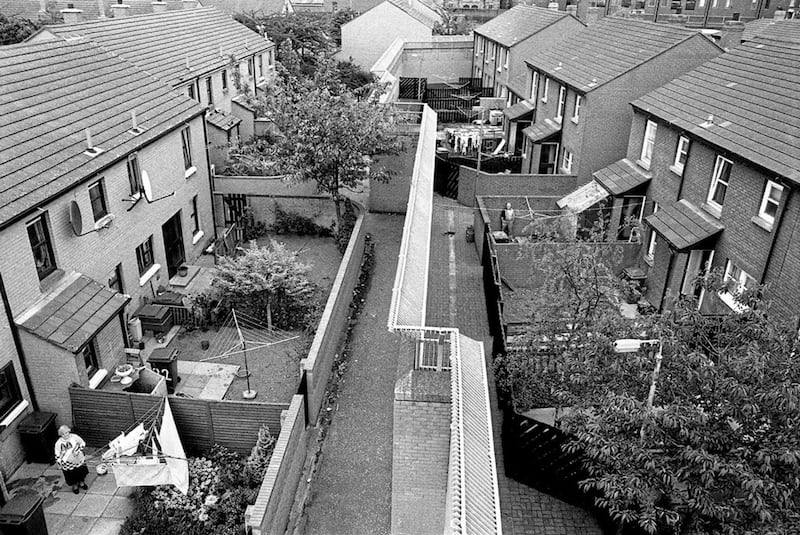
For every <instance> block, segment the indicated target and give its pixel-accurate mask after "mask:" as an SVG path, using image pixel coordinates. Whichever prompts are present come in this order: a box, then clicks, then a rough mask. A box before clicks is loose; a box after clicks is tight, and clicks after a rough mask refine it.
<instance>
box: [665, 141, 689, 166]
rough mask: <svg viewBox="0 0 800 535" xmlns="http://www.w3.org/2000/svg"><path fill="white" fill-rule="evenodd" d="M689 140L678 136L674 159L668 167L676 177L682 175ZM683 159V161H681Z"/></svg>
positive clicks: (687, 154) (687, 153)
mask: <svg viewBox="0 0 800 535" xmlns="http://www.w3.org/2000/svg"><path fill="white" fill-rule="evenodd" d="M689 143H690V141H689V138H688V137H686V136H680V137H679V138H678V145H677V146H676V147H675V159H674V160H673V162H672V165H671V166H670V170H671V171H673V172H674V173H677V174H678V175H683V168H684V167H685V165H686V158H688V156H689ZM681 157H683V161H681Z"/></svg>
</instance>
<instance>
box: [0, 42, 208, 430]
mask: <svg viewBox="0 0 800 535" xmlns="http://www.w3.org/2000/svg"><path fill="white" fill-rule="evenodd" d="M0 58H2V60H1V61H0V64H2V67H1V68H0V84H2V86H3V88H4V90H5V93H4V97H5V98H4V99H3V100H2V102H0V116H2V117H3V128H4V131H6V132H7V133H9V135H8V136H6V137H5V138H4V143H3V144H2V145H0V162H2V163H0V176H2V177H3V195H2V197H0V199H2V202H0V242H2V243H3V244H4V245H5V247H6V254H3V255H0V275H1V276H2V280H3V282H4V284H5V292H4V295H3V298H4V305H5V306H6V307H7V311H8V314H9V315H10V317H12V318H13V324H11V325H0V327H2V329H0V342H2V343H3V353H2V358H3V362H4V364H5V365H6V366H7V365H8V364H7V363H8V362H13V363H14V368H15V370H16V371H17V374H16V377H15V381H16V384H15V387H14V388H13V389H10V390H2V389H0V411H2V409H3V402H4V397H5V396H7V395H8V394H7V392H9V391H13V393H14V394H15V395H16V397H17V401H19V402H21V401H22V400H24V399H29V397H28V394H29V392H30V391H32V396H33V398H34V399H35V403H33V402H32V403H31V404H32V405H33V404H36V405H37V406H38V408H39V409H41V410H45V411H51V412H55V413H57V414H58V420H57V421H58V423H67V422H69V421H70V419H71V417H70V410H69V407H70V403H69V397H68V394H67V387H68V386H69V385H70V384H71V383H73V382H74V383H78V384H80V385H82V386H85V387H90V388H93V387H97V386H98V385H100V384H101V383H103V382H104V381H105V380H106V379H107V376H108V375H110V374H109V370H113V369H114V367H115V366H116V365H117V364H119V363H120V362H125V358H126V355H125V351H124V348H125V347H126V345H127V341H128V335H127V332H126V323H127V321H126V320H127V319H128V318H129V317H130V316H131V315H132V314H133V312H134V311H135V310H136V309H137V308H138V306H139V304H140V303H142V302H143V300H144V298H149V297H152V296H153V295H154V291H155V290H156V288H157V287H158V286H159V285H165V286H166V285H167V284H168V283H169V279H170V277H171V276H172V275H173V274H174V273H175V272H176V271H177V268H178V266H179V265H180V264H182V263H191V262H192V261H193V260H194V259H196V258H197V257H198V256H199V255H200V254H201V253H202V251H203V248H204V247H205V246H206V245H207V244H208V242H209V241H210V240H212V239H213V238H214V235H215V231H214V222H213V210H212V201H211V184H210V176H209V164H208V161H207V156H206V150H205V143H206V135H205V121H204V119H203V116H204V113H205V109H204V108H203V107H202V106H200V105H198V104H197V102H196V101H193V100H191V99H189V98H188V97H186V96H185V95H184V94H181V93H179V92H177V91H174V90H172V89H170V88H169V87H168V86H166V85H164V84H163V82H161V81H159V80H156V79H155V78H153V77H152V76H150V75H149V74H148V73H145V72H144V71H142V70H140V69H138V68H136V67H132V66H131V65H130V64H129V63H128V62H126V61H124V60H122V59H120V58H119V57H117V56H114V55H112V54H110V53H108V52H107V51H105V50H104V49H102V48H101V47H99V46H97V45H94V44H92V43H87V42H85V41H71V42H67V43H65V42H62V41H49V42H43V43H26V44H20V45H11V46H7V47H2V48H0ZM13 337H17V338H18V340H19V345H18V350H19V351H18V352H19V357H20V359H19V360H20V362H19V368H21V369H27V370H28V376H29V379H28V380H23V376H21V375H20V373H19V369H18V368H17V366H18V364H17V362H15V357H13V351H10V349H11V348H10V345H9V343H8V339H13ZM3 370H5V368H3ZM0 373H2V372H1V371H0ZM3 379H5V380H6V381H10V380H11V376H3ZM0 417H2V415H1V414H0ZM0 440H2V437H0Z"/></svg>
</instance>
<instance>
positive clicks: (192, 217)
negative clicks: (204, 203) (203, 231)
mask: <svg viewBox="0 0 800 535" xmlns="http://www.w3.org/2000/svg"><path fill="white" fill-rule="evenodd" d="M197 198H198V195H195V196H194V197H192V211H191V213H190V214H189V220H190V221H192V222H193V223H194V228H193V229H192V235H195V234H197V233H198V232H200V215H199V214H198V213H197Z"/></svg>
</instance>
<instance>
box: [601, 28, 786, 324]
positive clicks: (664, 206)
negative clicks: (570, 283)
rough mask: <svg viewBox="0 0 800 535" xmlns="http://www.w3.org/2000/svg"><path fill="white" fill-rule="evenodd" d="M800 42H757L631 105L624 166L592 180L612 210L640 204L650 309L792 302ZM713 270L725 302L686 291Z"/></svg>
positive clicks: (779, 307) (781, 306) (779, 309)
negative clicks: (768, 292) (753, 290)
mask: <svg viewBox="0 0 800 535" xmlns="http://www.w3.org/2000/svg"><path fill="white" fill-rule="evenodd" d="M798 73H800V37H797V38H795V40H794V41H786V40H774V39H767V38H758V37H757V38H755V39H753V40H752V41H750V42H747V43H745V44H742V45H740V46H738V47H736V48H734V49H733V50H732V51H731V52H728V53H726V54H723V55H721V56H719V57H718V58H716V59H714V60H712V61H709V62H708V63H706V64H704V65H702V66H701V67H699V68H697V69H696V70H694V71H692V72H690V73H688V74H686V75H684V76H681V77H679V78H677V79H676V80H674V81H672V82H670V83H668V84H666V85H664V86H663V87H661V88H659V89H656V90H655V91H653V92H650V93H648V94H646V95H644V96H643V97H641V98H639V99H637V100H635V101H634V102H633V109H634V118H633V124H632V127H631V135H630V140H629V144H628V153H627V158H625V159H623V160H621V161H619V162H615V163H614V164H612V165H610V166H608V167H607V168H605V169H602V170H600V171H598V172H597V173H596V174H595V179H596V180H597V182H599V183H600V184H602V185H603V186H605V187H606V188H607V189H608V190H609V191H610V192H611V193H612V194H613V196H614V203H615V204H616V205H621V204H622V203H624V202H626V201H625V199H628V198H630V197H632V196H640V197H639V198H640V199H641V198H642V197H641V196H646V198H647V202H646V207H645V215H646V217H645V221H646V225H645V229H646V230H645V232H644V235H643V245H642V257H641V260H640V264H639V265H640V267H641V268H642V269H643V270H644V271H645V272H646V273H647V281H646V285H647V294H646V297H647V299H648V300H649V301H650V302H651V303H652V304H653V305H655V306H657V307H658V308H664V307H667V306H669V305H670V300H671V299H672V298H679V297H682V296H690V297H692V296H693V297H697V298H698V299H699V301H698V303H699V306H700V309H701V310H702V311H704V312H717V313H718V312H725V311H729V310H730V309H736V308H737V307H738V305H737V303H736V302H735V301H734V295H735V293H736V292H737V291H740V290H743V289H745V288H750V287H752V286H753V285H755V284H757V283H766V284H768V285H770V286H771V287H772V289H773V290H775V291H773V292H772V296H773V299H774V301H775V302H774V308H773V313H776V314H780V315H783V316H784V317H791V316H797V302H798V299H800V270H798V265H800V252H798V247H797V240H798V234H797V233H798V221H800V198H798V196H797V192H798V184H800V101H798V99H797V95H798V94H799V93H798V92H800V76H798ZM709 268H719V269H720V270H722V272H723V273H724V277H725V279H726V280H727V281H728V287H729V290H730V291H726V292H721V293H719V294H715V293H708V292H704V291H703V290H702V289H701V288H698V287H697V286H696V285H694V284H693V282H694V281H695V280H696V279H697V277H698V276H702V275H703V274H704V273H706V272H707V270H708V269H709Z"/></svg>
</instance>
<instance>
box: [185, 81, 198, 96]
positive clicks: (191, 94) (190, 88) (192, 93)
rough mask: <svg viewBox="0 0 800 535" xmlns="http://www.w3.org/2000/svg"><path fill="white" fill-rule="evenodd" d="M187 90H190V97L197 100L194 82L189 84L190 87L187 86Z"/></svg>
mask: <svg viewBox="0 0 800 535" xmlns="http://www.w3.org/2000/svg"><path fill="white" fill-rule="evenodd" d="M187 90H188V92H189V98H190V99H192V100H195V99H196V98H197V97H196V96H195V94H194V84H193V83H192V84H189V87H187Z"/></svg>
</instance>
